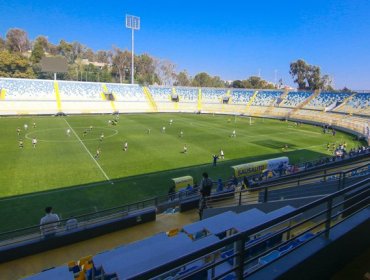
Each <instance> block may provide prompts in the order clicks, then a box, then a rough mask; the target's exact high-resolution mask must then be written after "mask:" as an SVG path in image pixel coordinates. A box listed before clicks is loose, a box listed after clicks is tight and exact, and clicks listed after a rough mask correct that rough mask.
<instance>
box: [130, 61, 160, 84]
mask: <svg viewBox="0 0 370 280" xmlns="http://www.w3.org/2000/svg"><path fill="white" fill-rule="evenodd" d="M135 80H136V81H137V83H139V84H142V85H153V84H156V83H157V84H159V83H160V80H159V77H158V75H157V73H156V65H155V60H154V58H153V57H151V56H150V55H148V54H142V55H139V56H137V57H135Z"/></svg>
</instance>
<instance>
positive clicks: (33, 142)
mask: <svg viewBox="0 0 370 280" xmlns="http://www.w3.org/2000/svg"><path fill="white" fill-rule="evenodd" d="M36 144H37V139H36V137H33V139H32V146H33V147H34V148H36Z"/></svg>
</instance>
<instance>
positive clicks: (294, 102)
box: [282, 91, 312, 107]
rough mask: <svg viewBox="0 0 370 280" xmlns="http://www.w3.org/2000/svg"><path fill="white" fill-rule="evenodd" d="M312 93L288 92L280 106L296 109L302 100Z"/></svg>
mask: <svg viewBox="0 0 370 280" xmlns="http://www.w3.org/2000/svg"><path fill="white" fill-rule="evenodd" d="M311 94H312V92H308V91H297V92H296V91H290V92H289V93H288V95H287V97H286V99H285V101H284V103H283V104H282V106H286V107H297V106H298V105H299V104H301V103H302V102H303V101H304V100H306V99H307V98H308V97H310V96H311Z"/></svg>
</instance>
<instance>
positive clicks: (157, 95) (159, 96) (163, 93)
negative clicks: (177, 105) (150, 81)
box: [149, 86, 172, 101]
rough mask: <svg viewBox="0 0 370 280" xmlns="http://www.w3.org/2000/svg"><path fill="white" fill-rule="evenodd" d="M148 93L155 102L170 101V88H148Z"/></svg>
mask: <svg viewBox="0 0 370 280" xmlns="http://www.w3.org/2000/svg"><path fill="white" fill-rule="evenodd" d="M149 91H150V93H151V94H152V96H153V99H154V100H155V101H170V100H171V94H172V88H170V87H154V86H151V87H149Z"/></svg>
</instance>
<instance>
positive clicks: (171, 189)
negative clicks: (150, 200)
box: [168, 185, 176, 200]
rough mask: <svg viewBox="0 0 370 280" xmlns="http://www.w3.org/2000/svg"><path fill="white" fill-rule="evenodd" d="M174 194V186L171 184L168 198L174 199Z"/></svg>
mask: <svg viewBox="0 0 370 280" xmlns="http://www.w3.org/2000/svg"><path fill="white" fill-rule="evenodd" d="M175 195H176V186H175V185H172V186H171V187H170V188H169V190H168V198H169V199H170V200H174V199H175Z"/></svg>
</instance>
